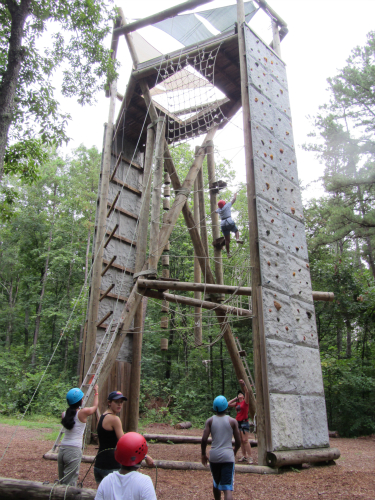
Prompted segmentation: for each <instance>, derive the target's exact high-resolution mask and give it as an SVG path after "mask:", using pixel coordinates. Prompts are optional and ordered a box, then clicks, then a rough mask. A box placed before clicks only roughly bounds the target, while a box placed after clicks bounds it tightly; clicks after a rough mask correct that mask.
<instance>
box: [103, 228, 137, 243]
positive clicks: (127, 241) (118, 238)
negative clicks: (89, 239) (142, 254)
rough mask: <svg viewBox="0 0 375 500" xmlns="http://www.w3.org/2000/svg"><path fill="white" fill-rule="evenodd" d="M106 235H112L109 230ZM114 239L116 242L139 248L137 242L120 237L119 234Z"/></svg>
mask: <svg viewBox="0 0 375 500" xmlns="http://www.w3.org/2000/svg"><path fill="white" fill-rule="evenodd" d="M106 234H110V231H109V230H107V231H106ZM112 238H114V239H115V240H119V241H123V242H124V243H127V244H128V245H132V246H134V247H135V246H137V242H136V241H132V240H129V239H128V238H125V237H124V236H120V235H119V234H114V235H113V236H112ZM107 241H108V240H107ZM106 243H107V242H106Z"/></svg>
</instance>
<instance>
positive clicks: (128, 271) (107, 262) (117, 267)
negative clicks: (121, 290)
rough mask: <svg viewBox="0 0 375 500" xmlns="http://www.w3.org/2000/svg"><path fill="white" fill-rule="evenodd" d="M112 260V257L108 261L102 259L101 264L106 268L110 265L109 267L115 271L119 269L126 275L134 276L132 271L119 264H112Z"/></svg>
mask: <svg viewBox="0 0 375 500" xmlns="http://www.w3.org/2000/svg"><path fill="white" fill-rule="evenodd" d="M115 258H116V256H115ZM112 260H113V257H112V259H111V260H110V261H108V260H106V259H103V264H105V265H107V266H108V265H110V267H114V268H116V269H119V270H120V271H125V272H126V273H128V274H134V269H130V268H129V267H124V266H121V265H120V264H114V262H112Z"/></svg>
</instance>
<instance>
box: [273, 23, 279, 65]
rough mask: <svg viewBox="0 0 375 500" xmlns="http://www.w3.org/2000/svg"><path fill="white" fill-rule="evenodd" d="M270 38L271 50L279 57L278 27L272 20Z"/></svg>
mask: <svg viewBox="0 0 375 500" xmlns="http://www.w3.org/2000/svg"><path fill="white" fill-rule="evenodd" d="M272 38H273V40H272V41H273V50H274V51H275V52H276V54H277V55H278V56H279V57H281V46H280V33H279V26H278V24H277V22H276V21H275V20H274V19H272Z"/></svg>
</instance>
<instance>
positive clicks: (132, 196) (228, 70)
mask: <svg viewBox="0 0 375 500" xmlns="http://www.w3.org/2000/svg"><path fill="white" fill-rule="evenodd" d="M208 1H209V0H190V1H187V2H185V3H184V4H181V5H179V6H176V7H174V8H172V9H168V10H167V11H164V12H161V13H159V14H157V15H155V16H151V17H150V18H146V19H142V20H140V21H137V22H134V23H132V24H127V22H126V20H125V17H124V16H123V15H122V13H121V11H120V10H119V12H120V13H121V15H120V17H119V19H118V20H117V24H116V26H115V29H114V32H113V39H112V49H113V55H114V57H116V49H117V43H118V39H119V37H120V36H124V37H125V39H126V42H127V45H128V48H129V51H130V54H131V57H132V60H133V71H132V74H131V77H130V80H129V83H128V85H127V88H126V92H125V95H124V96H120V99H121V101H122V102H121V106H120V110H119V112H118V115H117V118H115V113H114V110H115V102H116V99H117V98H118V97H119V95H118V93H117V88H116V82H113V83H112V84H111V86H110V90H109V101H110V106H109V118H108V123H107V125H106V129H105V134H104V135H105V138H104V146H103V161H102V169H101V176H100V185H99V197H98V209H97V216H96V234H95V242H94V248H93V258H94V263H93V273H92V279H91V284H90V301H89V307H88V314H87V323H86V328H85V346H84V353H85V355H84V361H83V365H82V376H83V375H87V371H88V368H89V366H90V365H91V363H92V360H93V358H94V357H95V355H96V350H97V347H98V345H99V343H100V341H101V339H102V338H103V335H104V332H107V333H108V328H109V329H110V332H111V335H108V337H109V338H111V339H112V340H111V342H112V344H111V347H110V349H109V350H108V353H107V354H106V357H105V362H104V363H101V369H100V373H99V372H97V373H96V378H95V380H96V379H98V381H99V384H100V386H101V387H104V388H105V387H107V391H108V392H109V391H110V390H113V388H114V387H115V388H116V389H120V390H122V392H123V393H124V394H125V395H126V396H128V398H129V401H128V403H127V405H126V408H127V409H126V415H123V425H124V428H125V429H126V430H128V431H131V430H132V431H135V430H137V425H138V412H139V391H140V376H141V373H140V361H141V351H142V333H143V320H144V305H145V304H144V302H145V300H146V298H147V297H152V298H157V299H160V306H161V309H160V321H161V328H167V326H168V312H169V306H168V304H169V302H177V303H182V304H187V305H190V306H192V308H195V309H194V311H195V328H194V336H195V342H196V343H197V344H199V343H200V342H201V339H202V321H201V311H202V309H211V310H213V312H214V314H215V315H216V318H217V321H218V324H219V325H220V327H221V329H222V333H223V338H224V341H225V344H226V347H227V350H228V353H229V355H230V357H231V360H232V363H233V366H234V369H235V372H236V376H237V377H238V378H242V379H244V380H245V383H246V385H247V387H248V389H249V392H250V413H251V415H252V416H253V415H254V414H255V413H256V414H257V436H258V461H259V465H266V464H272V465H274V466H278V465H279V464H280V463H281V462H282V461H283V463H301V462H304V461H310V459H309V456H312V454H311V453H310V452H309V451H308V450H311V449H313V450H314V456H315V457H318V458H317V459H316V458H315V459H314V460H315V461H319V460H320V461H322V460H323V461H324V460H327V459H329V458H332V457H331V455H329V453H330V452H329V441H328V429H327V420H326V412H325V404H324V392H323V383H322V375H321V367H320V361H319V349H318V343H317V335H316V326H315V316H314V304H313V300H314V293H313V292H312V290H311V280H310V274H309V263H308V254H307V245H306V238H305V229H304V219H303V212H302V202H301V194H300V191H299V187H298V176H297V169H296V157H295V151H294V143H293V131H292V124H291V113H290V107H289V96H288V86H287V80H286V72H285V64H284V62H283V61H282V59H281V56H280V39H281V38H282V37H283V36H285V35H286V33H287V27H286V24H285V22H284V21H283V20H282V19H281V18H280V17H279V16H278V15H277V14H276V13H275V12H274V11H273V10H272V9H271V7H270V6H269V5H268V4H267V3H266V2H265V1H264V0H256V3H257V4H258V5H259V7H261V8H262V9H263V10H264V11H265V12H266V13H267V14H268V15H269V16H270V17H271V19H272V25H273V41H272V44H271V45H272V46H271V47H270V46H268V45H267V44H265V43H264V42H263V41H262V40H261V39H260V38H259V37H258V36H257V35H256V34H255V33H254V32H253V31H252V30H251V29H250V28H249V26H248V25H247V24H246V20H247V19H249V16H250V15H253V12H255V11H256V9H255V7H254V5H253V3H252V2H246V3H245V4H244V3H243V0H238V2H237V6H232V8H231V9H229V7H228V9H229V10H227V11H226V13H225V16H226V19H229V18H230V16H232V17H233V16H234V17H233V24H232V26H231V27H229V29H226V30H221V29H219V27H217V29H218V31H219V34H218V35H216V36H211V37H207V38H205V39H203V40H201V41H199V43H194V44H193V45H187V46H185V47H184V48H183V49H180V50H178V51H175V52H171V53H169V54H160V55H156V56H155V54H154V56H153V57H152V58H151V59H148V60H140V59H139V55H138V52H137V44H136V42H137V36H138V35H137V32H136V30H137V29H139V28H141V27H143V26H147V25H150V24H153V25H156V26H158V25H157V23H161V22H165V21H166V20H167V19H170V18H172V17H174V16H177V15H178V14H181V13H183V12H184V11H186V10H187V9H192V8H194V7H196V6H198V5H202V4H204V3H208ZM250 4H251V5H250ZM233 9H234V10H233ZM207 12H208V11H207ZM201 14H202V15H205V14H204V13H201ZM219 17H220V16H217V18H218V19H219ZM178 82H184V83H180V87H176V85H178ZM186 82H187V83H186ZM174 86H175V87H174ZM208 87H210V88H211V89H216V90H219V91H220V93H221V96H220V97H217V95H216V97H215V95H214V94H215V93H214V92H213V94H212V95H213V96H214V98H212V99H211V100H208V101H207V102H203V103H200V104H194V105H193V104H191V102H190V103H189V106H188V107H185V108H177V106H176V103H172V104H171V103H170V102H169V101H168V89H172V90H173V89H174V90H176V89H177V90H186V89H188V90H189V91H191V89H197V88H204V89H205V91H207V92H208V91H209V89H208V90H207V88H208ZM162 92H166V101H165V103H166V104H163V105H162V104H161V103H160V100H157V99H156V96H157V95H158V94H160V93H162ZM168 103H169V104H168ZM241 107H242V110H243V129H244V145H245V165H244V172H246V183H247V195H248V214H249V221H250V224H249V226H250V234H249V239H250V257H249V258H250V260H251V269H252V273H251V283H252V286H251V287H235V286H227V285H225V284H224V280H223V263H222V256H221V245H220V242H218V240H219V238H220V236H221V235H220V231H219V221H218V217H217V214H216V213H215V212H214V210H215V208H216V206H217V196H218V194H219V192H220V189H221V188H222V187H223V186H222V184H221V181H220V180H219V179H217V178H216V174H215V157H214V139H215V134H216V133H217V132H218V131H219V130H220V129H222V128H224V127H225V126H226V125H227V124H228V123H229V121H230V120H231V118H232V117H233V116H234V115H235V113H237V111H238V110H239V109H240V108H241ZM198 136H202V140H201V145H200V146H198V147H197V148H196V151H195V158H194V161H193V162H192V164H191V166H190V169H189V171H188V174H187V175H186V177H185V178H181V174H180V172H179V171H178V168H177V167H176V165H175V164H174V162H173V159H172V156H171V153H170V146H171V145H173V144H175V143H178V142H179V141H181V140H188V139H190V138H196V137H198ZM206 157H207V168H208V178H209V196H210V207H211V215H209V217H208V216H207V214H205V203H204V190H203V175H202V165H203V161H204V159H205V158H206ZM193 191H194V197H193V196H191V197H189V196H190V194H191V193H192V192H193ZM192 198H194V199H193V200H192ZM191 201H193V202H194V209H193V210H192V209H191V208H190V203H191ZM161 207H162V208H163V216H162V220H160V210H161ZM181 212H182V214H183V217H184V220H185V223H186V226H187V228H188V230H189V235H190V237H191V241H192V245H193V247H194V255H195V260H194V262H195V273H194V276H195V282H194V283H180V282H176V281H173V279H172V278H171V277H170V276H169V253H168V252H169V248H170V243H169V238H170V236H171V234H172V233H173V228H174V225H175V223H176V221H177V218H178V217H179V215H180V213H181ZM207 219H210V221H211V223H212V235H213V240H214V242H213V243H214V257H215V258H214V267H213V268H212V269H211V266H210V259H209V258H208V257H209V245H211V243H212V242H209V241H208V238H207V228H206V220H207ZM148 234H149V236H148ZM147 249H148V252H147ZM160 259H161V261H162V275H161V276H159V275H158V271H157V269H158V262H159V260H160ZM201 278H202V279H201ZM179 290H181V291H187V290H191V291H194V298H189V297H184V296H181V295H176V294H175V293H170V292H172V291H173V292H176V291H177V292H178V291H179ZM228 294H230V295H231V294H234V295H247V296H250V295H251V301H252V307H251V310H248V309H241V308H239V307H233V306H229V305H227V304H226V303H225V297H226V295H228ZM315 298H320V299H323V300H329V298H330V296H327V295H321V294H320V295H319V293H318V292H317V293H316V294H315ZM230 314H236V315H239V316H245V317H246V316H248V317H252V323H253V329H252V332H253V345H254V360H255V383H256V395H257V399H256V401H255V397H254V394H253V392H252V390H251V386H250V382H249V378H248V374H247V369H246V364H245V365H244V364H243V362H242V359H241V356H240V354H239V351H238V348H237V345H236V341H235V339H234V337H233V334H232V331H231V328H230V324H229V322H228V317H229V315H230ZM113 334H114V336H113ZM164 348H167V345H166V343H164ZM91 369H92V368H91ZM94 371H95V369H94ZM86 380H87V377H86ZM105 393H106V390H105V389H104V391H103V390H102V391H101V394H103V397H105ZM101 403H102V404H103V403H104V401H101ZM309 453H310V455H309ZM296 457H297V458H296ZM327 457H328V458H327ZM288 460H289V462H288Z"/></svg>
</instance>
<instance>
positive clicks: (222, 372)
mask: <svg viewBox="0 0 375 500" xmlns="http://www.w3.org/2000/svg"><path fill="white" fill-rule="evenodd" d="M220 367H221V394H225V369H224V359H223V339H221V340H220Z"/></svg>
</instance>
